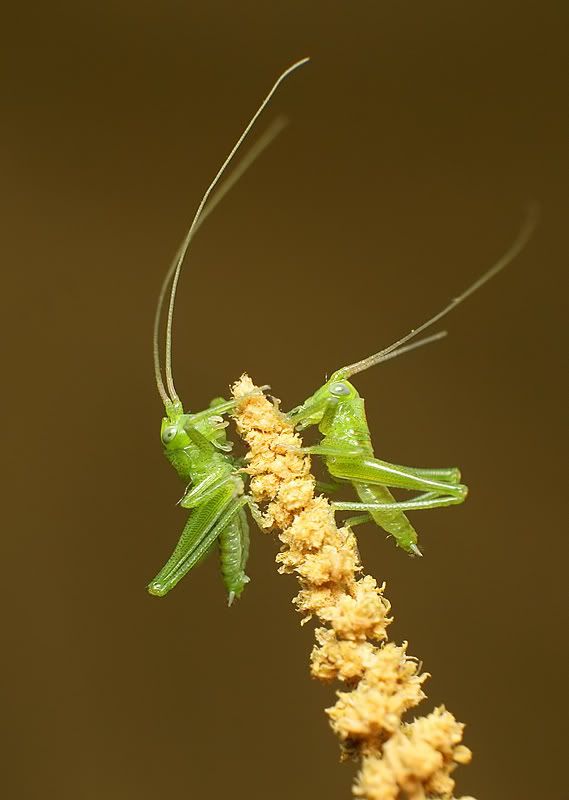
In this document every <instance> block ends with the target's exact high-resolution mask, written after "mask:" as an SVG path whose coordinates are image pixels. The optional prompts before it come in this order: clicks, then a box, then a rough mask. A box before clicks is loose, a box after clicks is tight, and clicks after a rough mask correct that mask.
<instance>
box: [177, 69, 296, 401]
mask: <svg viewBox="0 0 569 800" xmlns="http://www.w3.org/2000/svg"><path fill="white" fill-rule="evenodd" d="M309 60H310V59H308V58H303V59H301V60H300V61H297V62H296V63H294V64H292V66H290V67H289V68H288V69H286V70H285V71H284V72H283V73H282V75H280V77H279V78H277V80H276V81H275V83H274V84H273V87H272V89H271V90H270V92H269V93H268V94H267V96H266V97H265V99H264V100H263V102H262V103H261V105H260V106H259V108H258V109H257V111H256V112H255V113H254V114H253V116H252V117H251V120H250V121H249V123H248V124H247V126H246V127H245V130H244V131H243V133H242V134H241V136H240V137H239V139H238V140H237V142H236V143H235V144H234V145H233V148H232V149H231V151H230V153H229V155H228V156H227V158H226V159H225V161H224V162H223V164H222V165H221V168H220V169H219V170H218V172H217V174H216V176H215V178H214V179H213V181H212V182H211V183H210V185H209V186H208V188H207V189H206V192H205V194H204V196H203V197H202V199H201V202H200V204H199V206H198V210H197V211H196V214H195V216H194V219H193V221H192V224H191V226H190V230H189V231H188V233H187V235H186V238H185V240H184V243H183V244H182V247H181V250H180V254H184V253H185V251H186V249H187V247H188V245H189V243H190V241H191V239H192V236H193V235H194V231H195V228H196V225H197V223H198V220H199V218H200V216H201V213H202V209H203V207H204V206H205V204H206V202H207V199H208V197H209V195H210V194H211V192H212V190H213V189H214V187H215V185H216V184H217V182H218V181H219V179H220V178H221V176H222V174H223V173H224V172H225V169H226V167H227V165H228V164H229V162H230V161H231V159H232V158H233V156H234V155H235V153H236V152H237V150H238V149H239V147H240V146H241V143H242V142H243V140H244V139H245V137H246V136H247V134H248V133H249V131H250V130H251V128H252V127H253V125H254V124H255V122H256V121H257V118H258V117H259V115H260V114H261V112H262V111H263V109H264V108H265V106H266V105H267V103H268V102H269V100H270V99H271V97H272V96H273V94H274V93H275V92H276V90H277V88H278V87H279V85H280V84H281V83H282V81H284V79H285V78H286V77H288V75H290V73H291V72H293V71H294V70H295V69H297V68H298V67H300V66H302V65H303V64H306V62H307V61H309ZM182 258H183V256H182ZM182 258H180V257H178V259H177V263H176V269H175V270H174V277H173V278H172V290H171V292H170V305H169V306H168V321H167V325H166V383H167V386H168V391H169V393H170V397H171V399H172V402H174V403H175V402H177V401H178V395H177V394H176V389H175V387H174V379H173V376H172V321H173V318H174V303H175V300H176V289H177V287H178V280H179V278H180V271H181V269H182Z"/></svg>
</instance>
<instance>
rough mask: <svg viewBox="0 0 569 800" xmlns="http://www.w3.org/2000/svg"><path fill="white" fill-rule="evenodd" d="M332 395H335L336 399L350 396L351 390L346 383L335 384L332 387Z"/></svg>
mask: <svg viewBox="0 0 569 800" xmlns="http://www.w3.org/2000/svg"><path fill="white" fill-rule="evenodd" d="M330 394H333V395H334V396H335V397H345V396H346V395H348V394H350V390H349V388H348V387H347V386H346V384H345V383H333V384H332V385H331V386H330Z"/></svg>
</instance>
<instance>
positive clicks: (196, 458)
mask: <svg viewBox="0 0 569 800" xmlns="http://www.w3.org/2000/svg"><path fill="white" fill-rule="evenodd" d="M307 60H308V59H303V60H302V61H299V62H297V63H296V64H293V65H292V66H291V67H289V68H288V69H287V70H285V72H283V74H282V75H281V76H280V77H279V78H278V79H277V81H276V83H275V84H274V85H273V87H272V89H271V90H270V92H269V93H268V95H267V96H266V97H265V99H264V100H263V102H262V103H261V105H260V106H259V108H258V110H257V111H256V113H255V114H254V115H253V117H252V119H251V120H250V122H249V124H248V125H247V126H246V128H245V130H244V131H243V133H242V134H241V136H240V137H239V139H238V140H237V143H236V144H235V145H234V147H233V149H232V150H231V152H230V153H229V155H228V157H227V158H226V159H225V161H224V162H223V164H222V166H221V169H220V170H219V171H218V172H217V175H216V176H215V178H214V180H213V181H212V183H211V184H210V186H209V187H208V189H207V191H206V192H205V194H204V196H203V198H202V200H201V202H200V204H199V206H198V209H197V211H196V214H195V216H194V219H193V221H192V224H191V226H190V229H189V231H188V233H187V234H186V237H185V239H184V241H183V243H182V245H181V247H180V249H179V250H178V253H177V254H176V257H175V259H174V261H173V263H172V265H171V266H170V269H169V270H168V272H167V274H166V276H165V278H164V280H163V282H162V286H161V289H160V293H159V296H158V304H157V308H156V314H155V318H154V372H155V377H156V385H157V388H158V392H159V394H160V397H161V398H162V401H163V403H164V408H165V412H166V415H165V417H164V418H163V420H162V427H161V440H162V445H163V448H164V453H165V455H166V458H167V459H168V461H169V462H170V463H171V464H172V466H173V467H174V469H175V470H176V472H177V473H178V475H179V476H180V478H181V479H182V480H183V481H184V482H185V483H186V485H187V489H186V492H185V494H184V496H183V498H182V500H181V501H180V505H181V506H182V507H183V508H186V509H189V510H190V516H189V518H188V521H187V522H186V525H185V527H184V529H183V531H182V534H181V536H180V539H179V541H178V543H177V545H176V547H175V548H174V551H173V553H172V555H171V556H170V558H169V559H168V561H167V562H166V563H165V564H164V566H163V567H162V569H161V570H160V572H159V573H158V574H157V575H156V577H155V578H154V579H153V580H152V581H151V582H150V584H149V586H148V591H149V592H150V594H152V595H155V596H158V597H162V596H164V595H165V594H167V593H168V592H169V591H170V590H171V589H173V588H174V586H176V584H177V583H178V582H179V581H180V580H181V579H182V578H183V577H184V575H186V574H187V573H188V572H189V571H190V570H191V569H193V568H194V567H195V566H197V565H198V564H199V563H201V562H202V561H203V560H204V559H205V558H206V557H207V555H208V554H209V553H210V552H211V551H212V550H213V549H214V547H215V546H216V544H219V551H220V557H221V574H222V578H223V582H224V584H225V587H226V589H227V592H228V597H229V604H230V605H231V603H232V601H233V599H234V598H235V597H240V595H241V593H242V592H243V589H244V588H245V585H246V584H247V583H248V581H249V578H248V577H247V575H246V574H245V567H246V563H247V557H248V554H249V527H248V523H247V517H246V514H245V510H244V509H245V506H246V505H248V506H249V508H250V510H251V512H252V514H253V517H255V518H257V519H259V517H258V511H257V508H256V506H255V505H254V503H253V501H252V500H251V499H250V498H249V497H248V496H247V495H246V494H245V487H244V483H243V479H242V477H241V472H240V463H239V461H238V460H236V459H235V458H234V457H233V456H232V455H231V453H230V451H231V447H232V445H231V443H230V442H228V440H227V437H226V432H225V428H226V426H227V424H228V423H227V422H225V421H224V419H223V416H224V415H225V414H227V413H228V412H229V411H231V409H233V408H234V407H235V406H236V404H237V401H236V400H228V401H226V400H223V398H217V399H215V400H213V401H212V403H211V404H210V407H209V408H208V409H206V410H205V411H200V412H198V413H195V414H187V413H184V410H183V407H182V403H181V401H180V399H179V397H178V394H177V392H176V389H175V386H174V379H173V374H172V323H173V316H174V303H175V298H176V291H177V286H178V280H179V277H180V273H181V269H182V265H183V262H184V259H185V256H186V253H187V251H188V248H189V245H190V243H191V241H192V239H193V237H194V235H195V233H196V231H197V230H198V228H199V227H200V225H201V224H202V223H203V222H204V220H205V219H206V217H207V216H208V215H209V214H210V213H211V211H212V210H213V209H214V208H215V206H216V205H217V204H218V202H219V201H220V200H221V198H222V197H223V196H224V195H225V194H226V193H227V191H229V189H230V188H231V187H232V186H233V185H234V184H235V183H236V181H237V180H238V179H239V178H240V176H241V175H242V174H243V173H244V172H245V170H246V169H247V168H248V167H249V166H250V165H251V164H252V163H253V162H254V161H255V159H256V158H257V156H258V155H259V154H260V153H261V152H262V150H263V149H264V148H265V147H266V146H267V145H268V144H269V143H270V142H271V141H272V139H273V138H274V137H275V136H276V134H277V133H278V132H279V131H280V130H281V129H282V127H283V123H282V120H277V121H276V124H273V125H272V126H271V127H270V128H269V129H268V130H267V132H266V133H265V135H264V136H262V137H260V138H259V140H258V142H257V143H256V144H255V145H254V146H253V147H251V149H250V151H249V153H248V154H247V155H246V156H245V157H244V158H243V160H242V161H241V163H240V164H239V165H237V166H236V167H235V169H234V170H233V172H232V173H231V174H230V175H229V176H228V177H227V178H226V179H225V181H224V183H223V184H222V185H221V186H220V187H219V188H218V189H217V191H216V192H215V193H214V194H213V195H212V196H211V199H210V194H211V193H212V190H213V189H214V188H215V187H216V185H217V183H218V181H219V179H220V178H221V176H222V175H223V173H224V171H225V169H226V167H227V166H228V164H229V163H230V162H231V160H232V159H233V156H234V155H235V153H236V152H237V150H238V149H239V147H240V145H241V143H242V142H243V140H244V139H245V137H246V136H247V134H248V133H249V131H250V130H251V128H252V127H253V125H254V123H255V121H256V120H257V118H258V116H259V115H260V113H261V112H262V110H263V109H264V107H265V106H266V105H267V103H268V102H269V100H270V98H271V97H272V95H273V94H274V92H275V91H276V89H277V87H278V86H279V84H280V83H281V82H282V81H283V80H284V79H285V78H286V77H287V75H289V74H290V73H291V72H292V71H293V70H295V69H296V68H297V67H299V66H301V65H302V64H304V63H306V61H307ZM206 204H207V205H206ZM168 289H170V302H169V307H168V317H167V325H166V354H165V355H166V358H165V362H166V363H165V374H166V382H164V380H163V378H162V367H161V362H160V352H159V334H160V321H161V316H162V309H163V306H164V301H165V298H166V294H167V292H168Z"/></svg>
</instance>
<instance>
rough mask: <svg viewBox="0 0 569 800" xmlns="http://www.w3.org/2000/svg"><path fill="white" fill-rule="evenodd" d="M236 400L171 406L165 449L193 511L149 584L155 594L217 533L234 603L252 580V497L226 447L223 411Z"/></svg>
mask: <svg viewBox="0 0 569 800" xmlns="http://www.w3.org/2000/svg"><path fill="white" fill-rule="evenodd" d="M233 406H234V402H233V401H229V402H219V401H215V404H214V405H212V407H210V408H209V409H208V410H207V411H203V412H200V413H198V414H184V412H183V409H182V407H181V404H179V403H178V404H176V405H174V404H172V406H171V407H170V408H167V416H166V417H164V419H163V420H162V431H161V439H162V443H163V445H164V453H165V455H166V458H167V459H168V461H169V462H170V463H171V464H172V466H173V467H174V469H175V470H176V472H177V473H178V475H179V476H180V478H181V479H182V480H183V481H184V482H185V483H186V484H188V485H189V488H188V490H187V491H186V493H185V495H184V497H183V498H182V500H181V501H180V505H181V506H182V508H187V509H192V513H191V515H190V518H189V519H188V521H187V523H186V525H185V527H184V530H183V532H182V535H181V537H180V540H179V542H178V544H177V546H176V548H175V549H174V552H173V553H172V555H171V556H170V558H169V559H168V561H167V562H166V564H165V565H164V566H163V567H162V569H161V570H160V572H159V573H158V575H156V577H155V578H154V580H153V581H151V583H150V584H149V586H148V591H149V592H150V593H151V594H153V595H157V596H159V597H161V596H163V595H165V594H167V592H169V591H170V589H172V588H173V587H174V586H175V585H176V584H177V583H178V581H179V580H180V579H181V578H182V577H183V576H184V575H185V574H186V573H187V572H189V570H191V569H192V568H193V567H195V566H196V565H197V564H199V563H200V562H201V561H203V559H204V558H205V557H206V556H207V555H208V553H209V552H211V550H212V548H213V546H214V544H215V542H216V541H217V540H218V539H219V542H220V551H221V562H222V576H223V580H224V583H225V586H226V588H227V591H228V594H229V602H230V603H231V602H232V601H233V598H234V597H239V596H240V595H241V592H242V591H243V589H244V587H245V584H246V583H247V582H248V580H249V578H248V577H247V576H246V574H245V564H246V561H247V553H248V548H249V529H248V525H247V519H246V517H245V515H244V514H243V506H244V505H245V504H246V503H247V501H248V498H247V497H245V496H244V485H243V481H242V479H241V477H240V476H239V474H238V473H237V471H236V464H235V462H234V460H233V459H232V458H231V456H229V455H227V453H226V452H225V451H226V450H227V448H228V447H229V446H230V445H229V443H228V442H227V439H226V435H225V426H226V425H227V423H226V422H224V421H223V418H222V416H221V415H222V414H223V413H227V411H228V410H229V409H230V408H232V407H233Z"/></svg>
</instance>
